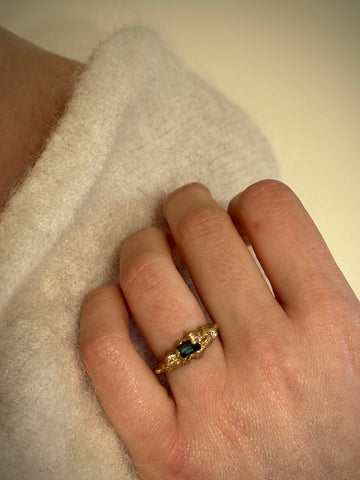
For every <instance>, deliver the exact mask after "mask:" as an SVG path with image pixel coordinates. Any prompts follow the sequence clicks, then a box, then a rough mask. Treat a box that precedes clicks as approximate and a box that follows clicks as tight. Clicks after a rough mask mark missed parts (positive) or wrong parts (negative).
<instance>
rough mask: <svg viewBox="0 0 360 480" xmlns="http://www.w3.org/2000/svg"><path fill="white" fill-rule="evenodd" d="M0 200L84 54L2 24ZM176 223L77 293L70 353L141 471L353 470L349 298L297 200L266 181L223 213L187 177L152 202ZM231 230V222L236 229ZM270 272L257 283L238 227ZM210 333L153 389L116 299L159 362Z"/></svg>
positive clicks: (42, 138) (315, 473) (246, 475)
mask: <svg viewBox="0 0 360 480" xmlns="http://www.w3.org/2000/svg"><path fill="white" fill-rule="evenodd" d="M0 66H1V72H2V75H1V76H0V87H1V88H0V104H1V111H2V113H3V115H2V116H1V118H0V131H1V135H0V205H1V207H3V206H4V205H5V204H6V202H7V201H8V198H9V196H10V193H11V191H12V189H14V188H15V187H16V186H17V185H18V184H19V182H21V179H22V178H23V176H24V175H25V174H26V172H27V170H28V169H29V168H31V167H32V166H33V165H34V164H35V162H36V160H37V158H38V156H39V153H41V151H42V149H43V148H44V146H45V144H46V139H47V138H48V136H49V134H50V133H51V131H52V129H53V127H54V125H55V124H56V122H57V120H58V119H59V118H60V117H61V115H62V113H63V111H64V109H65V108H66V104H67V101H68V98H69V96H70V94H71V90H72V86H73V83H74V80H75V79H76V75H77V73H78V72H80V71H81V69H82V65H81V64H79V63H78V62H73V61H72V60H68V59H64V58H63V57H59V56H57V55H53V54H51V53H49V52H45V51H44V50H41V49H39V48H38V47H35V46H34V45H31V44H29V43H28V42H25V41H24V40H22V39H20V38H18V37H16V36H15V35H13V34H11V33H10V32H7V31H6V30H4V29H1V28H0ZM163 210H164V216H165V218H166V219H167V221H168V224H169V227H170V229H171V232H172V236H171V235H168V234H166V233H164V232H163V231H161V230H159V229H156V228H145V229H143V230H141V231H139V232H137V233H135V234H134V235H133V236H131V237H130V238H129V239H128V240H127V241H126V242H125V244H124V245H123V248H122V251H121V255H120V273H119V285H107V286H104V287H102V288H100V289H98V290H96V291H94V292H93V293H92V294H90V295H89V297H87V298H86V299H85V301H84V304H83V308H82V312H81V317H80V325H79V342H80V352H81V358H82V361H83V363H84V366H85V368H86V369H87V371H88V374H89V376H90V378H91V379H92V381H93V384H94V388H95V390H96V392H97V395H98V398H99V400H100V402H101V404H102V406H103V408H104V411H105V413H106V415H107V416H108V418H109V419H110V421H111V422H112V424H113V426H114V428H115V429H116V431H117V432H118V434H119V436H120V437H121V439H122V440H123V441H124V443H125V444H126V446H127V448H128V450H129V452H130V454H131V456H132V458H133V461H134V463H135V465H136V467H137V469H138V471H139V473H140V474H141V475H142V477H143V478H144V479H146V480H152V479H156V480H158V479H159V478H160V479H162V480H167V479H169V480H170V479H171V480H177V479H181V480H182V479H183V480H192V479H197V480H202V479H209V478H211V479H214V480H217V479H219V480H220V479H227V480H228V479H230V480H231V479H236V480H245V479H246V480H253V479H258V480H260V479H261V480H264V479H276V480H282V479H286V480H288V479H290V478H291V479H295V480H296V479H301V480H307V479H309V480H310V479H311V480H320V479H324V480H325V479H326V480H328V479H332V480H337V479H339V480H345V479H346V480H352V479H354V480H355V479H358V478H359V477H360V460H359V459H360V429H359V427H358V425H360V355H359V352H360V348H359V347H360V321H359V313H360V306H359V301H358V300H357V298H356V297H355V295H354V293H353V292H352V291H351V288H350V287H349V285H348V284H347V282H346V280H345V279H344V277H343V275H342V273H341V272H340V270H339V269H338V267H337V266H336V264H335V262H334V260H333V258H332V257H331V254H330V252H329V251H328V249H327V247H326V245H325V243H324V241H323V239H322V238H321V236H320V234H319V232H318V230H317V229H316V227H315V225H314V224H313V222H312V220H311V219H310V217H309V215H308V214H307V213H306V211H305V210H304V208H303V206H302V205H301V203H300V201H299V199H298V198H297V197H296V196H295V194H294V193H293V192H292V191H291V190H290V189H289V188H288V187H286V186H285V185H283V184H282V183H280V182H275V181H263V182H260V183H257V184H255V185H252V186H250V187H249V188H248V189H247V190H245V191H244V192H243V193H242V194H240V195H239V196H238V197H236V198H234V199H233V200H232V201H231V202H230V204H229V208H228V212H225V211H224V210H223V209H221V208H220V207H219V206H218V205H217V204H216V202H215V201H214V200H213V199H212V197H211V195H210V192H209V191H208V190H207V188H206V187H205V186H203V185H200V184H191V185H187V186H184V187H183V188H181V189H179V190H177V191H175V192H174V193H173V194H171V195H170V196H169V198H168V199H167V201H166V202H165V204H164V209H163ZM240 233H241V235H240ZM242 236H243V238H246V239H247V241H248V240H249V241H250V242H251V243H252V245H253V248H254V250H255V252H256V254H257V257H258V259H259V261H260V263H261V265H262V267H263V269H264V271H265V272H266V274H267V277H268V278H269V281H270V283H271V286H272V289H273V291H274V295H275V296H273V295H272V293H271V292H270V290H269V289H268V287H267V285H266V283H265V281H264V279H263V277H262V276H261V274H260V272H259V270H258V268H257V266H256V264H255V262H254V260H253V258H252V257H251V256H250V255H249V253H248V250H247V248H246V246H245V242H244V240H243V238H242ZM181 258H182V261H184V262H185V263H186V266H187V268H188V270H189V271H190V273H191V276H192V278H193V280H194V282H195V284H196V287H197V289H198V292H199V294H200V296H201V299H202V301H203V304H204V305H205V307H206V309H207V311H208V312H209V313H210V315H211V317H212V319H213V320H214V321H215V322H216V323H218V325H219V331H220V337H219V338H218V339H216V340H215V341H214V343H213V344H212V345H211V346H210V347H209V348H208V350H206V352H205V355H204V357H203V358H202V359H200V360H198V361H193V362H191V363H190V364H189V365H187V366H186V367H183V368H181V369H179V370H175V371H172V372H169V373H168V374H167V380H168V384H169V390H167V389H166V388H165V387H163V386H162V385H161V384H160V383H159V381H158V378H157V377H156V376H155V375H154V373H153V372H152V370H151V369H150V367H149V366H148V365H147V364H146V363H145V361H144V360H143V359H142V357H141V356H140V355H139V353H138V352H137V350H136V349H135V347H134V345H133V344H132V342H131V340H130V336H129V329H128V322H129V316H128V310H130V311H131V314H132V315H133V316H134V318H135V319H136V321H137V323H138V325H139V326H140V328H141V330H142V332H143V334H144V337H145V338H146V340H147V342H148V343H149V345H150V347H151V348H152V350H153V351H154V354H155V355H156V357H157V358H158V359H159V360H162V358H163V355H164V352H166V351H167V350H168V349H170V348H173V347H174V346H175V345H176V344H177V343H178V341H179V340H180V339H181V338H182V337H183V336H185V335H186V333H187V332H188V331H190V330H193V329H196V328H197V327H199V326H201V325H203V324H205V323H206V320H205V318H204V314H203V312H202V310H201V308H200V307H199V305H198V303H197V301H196V300H195V298H194V297H193V296H192V293H191V292H190V290H189V289H188V287H187V286H186V285H185V283H184V281H183V279H182V277H181V276H180V274H179V273H178V270H177V268H176V264H177V263H178V262H179V261H180V259H181Z"/></svg>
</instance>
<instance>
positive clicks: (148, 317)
mask: <svg viewBox="0 0 360 480" xmlns="http://www.w3.org/2000/svg"><path fill="white" fill-rule="evenodd" d="M120 285H121V288H122V291H123V293H124V295H125V297H126V300H127V303H128V305H129V307H130V310H131V312H132V314H133V315H134V318H135V320H136V323H137V324H138V325H139V328H140V329H141V331H142V333H143V335H144V337H145V339H146V341H147V343H148V344H149V346H150V348H151V349H152V351H153V352H154V354H155V355H156V356H157V358H158V359H159V360H163V357H164V353H165V352H166V351H168V350H171V349H173V348H174V347H175V346H176V345H178V344H179V341H180V340H181V339H182V338H184V337H185V336H186V334H187V333H188V332H189V331H191V330H196V329H197V328H199V327H200V326H202V325H205V324H206V323H207V320H206V317H205V315H204V312H203V311H202V309H201V307H200V305H199V303H198V302H197V300H196V298H195V297H194V295H193V294H192V292H191V291H190V289H189V287H188V286H187V285H186V283H185V282H184V280H183V278H182V277H181V275H180V273H179V272H178V270H177V269H176V267H175V265H174V262H173V259H172V256H171V250H170V247H169V243H168V241H167V235H166V233H165V232H163V231H161V230H159V229H157V228H151V227H150V228H145V229H143V230H141V231H139V232H137V233H135V234H134V235H132V236H131V237H130V238H128V239H127V240H126V241H125V243H124V245H123V248H122V250H121V254H120ZM223 362H224V355H223V351H222V346H221V343H220V342H219V341H218V340H217V341H215V342H213V344H212V345H211V347H210V348H209V349H208V350H207V351H206V352H205V354H204V356H203V358H202V359H201V360H199V361H196V362H195V361H192V362H190V363H189V364H188V365H186V366H183V367H181V368H180V369H178V370H173V371H171V372H170V373H169V374H168V382H169V384H170V386H171V391H172V393H173V395H174V397H175V399H176V402H177V404H179V403H181V402H182V400H184V399H185V401H188V400H190V401H193V399H194V385H197V387H198V388H199V383H201V382H200V380H199V379H201V378H203V379H205V378H208V376H209V374H210V372H213V371H214V369H218V371H220V369H221V368H222V365H223ZM200 394H201V392H200Z"/></svg>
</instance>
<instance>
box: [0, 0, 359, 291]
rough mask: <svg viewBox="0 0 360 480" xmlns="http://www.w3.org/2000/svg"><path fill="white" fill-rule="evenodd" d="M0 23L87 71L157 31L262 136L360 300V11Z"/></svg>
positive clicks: (97, 5) (22, 11)
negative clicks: (97, 51)
mask: <svg viewBox="0 0 360 480" xmlns="http://www.w3.org/2000/svg"><path fill="white" fill-rule="evenodd" d="M0 23H1V24H2V25H3V26H4V27H5V28H8V29H10V30H12V31H13V32H15V33H16V34H18V35H20V36H22V37H24V38H26V39H28V40H30V41H33V42H35V43H37V44H38V45H40V46H43V47H44V48H47V49H49V50H52V51H54V52H57V53H60V54H62V55H65V56H69V57H72V58H75V59H78V60H83V61H84V60H86V58H87V56H88V55H89V53H90V52H91V50H92V49H93V48H94V47H95V46H96V45H97V43H98V42H99V40H101V39H103V38H105V37H106V36H107V35H108V34H110V33H111V32H113V31H114V30H115V29H116V28H118V27H120V26H123V25H129V24H130V25H132V24H143V25H148V26H152V27H153V28H154V29H155V30H156V31H158V32H159V33H160V34H161V35H162V36H163V38H164V39H165V40H166V41H167V43H168V45H169V46H170V47H171V48H172V49H173V50H174V51H175V52H177V53H178V54H179V55H180V56H182V57H183V58H184V60H185V62H186V63H187V64H188V65H189V66H190V67H191V68H192V69H193V70H195V71H197V72H198V73H199V74H200V75H201V76H203V77H204V78H206V79H207V80H208V81H209V82H210V83H212V84H213V85H215V86H217V87H218V88H219V89H220V90H222V91H223V92H224V93H225V94H226V95H227V96H229V97H230V98H232V99H233V100H234V101H236V102H237V103H238V104H240V105H241V106H243V107H244V108H245V109H246V110H247V111H248V112H249V113H250V115H251V116H252V117H253V118H254V119H255V121H256V122H257V123H258V124H259V125H260V127H261V128H262V130H263V131H264V132H265V134H266V135H267V136H268V138H269V139H270V142H271V143H272V146H273V149H274V151H275V154H276V156H277V158H278V160H279V164H280V169H281V173H282V178H283V180H284V181H285V182H286V183H288V184H289V185H290V186H291V187H292V188H293V189H294V190H295V191H296V192H297V194H298V195H299V196H300V197H301V198H302V200H303V202H304V204H305V206H306V207H307V208H308V210H309V211H310V213H311V215H312V216H313V218H314V220H315V221H316V223H317V224H318V226H319V228H320V230H321V232H322V234H323V236H324V237H325V239H326V241H327V243H328V245H329V247H330V249H331V251H332V252H333V254H334V256H335V258H336V260H337V262H338V264H339V265H340V267H341V268H342V270H343V272H344V274H345V276H346V277H347V278H348V280H349V282H350V284H351V285H352V287H353V289H354V290H355V292H356V293H357V295H358V296H360V253H359V246H360V222H359V210H360V189H359V183H360V135H359V126H360V92H359V86H360V55H359V49H360V1H359V0H354V1H351V0H341V1H338V0H312V1H308V0H287V1H285V0H272V1H270V0H244V1H241V0H238V1H235V0H217V1H211V0H208V1H205V0H192V1H191V0H179V1H171V0H168V1H166V0H153V1H149V0H148V1H146V0H132V1H131V0H129V1H122V0H118V1H114V0H61V1H55V0H54V1H49V0H32V1H31V0H11V1H9V0H0Z"/></svg>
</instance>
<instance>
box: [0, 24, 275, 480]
mask: <svg viewBox="0 0 360 480" xmlns="http://www.w3.org/2000/svg"><path fill="white" fill-rule="evenodd" d="M276 176H277V171H276V166H275V162H274V160H273V157H272V154H271V152H270V149H269V146H268V144H267V142H266V140H265V139H264V137H263V136H262V135H261V133H260V132H259V131H258V129H257V128H256V127H255V126H254V125H253V123H252V122H251V121H250V120H249V118H248V117H247V115H246V114H245V113H244V112H243V111H242V110H241V109H240V108H239V107H238V106H236V105H234V104H233V103H231V102H230V101H229V100H227V99H226V98H225V97H224V96H222V95H221V94H220V93H219V92H218V91H216V90H215V89H213V88H211V87H210V86H209V85H207V84H206V83H205V82H204V81H203V80H201V79H200V78H198V77H197V76H196V75H194V74H193V73H192V72H190V71H189V70H188V69H187V68H186V67H184V65H183V64H182V62H181V61H180V60H179V59H178V58H176V57H175V56H174V55H173V54H172V53H170V52H169V51H168V50H167V49H166V48H165V47H164V45H163V43H162V42H161V40H159V38H158V37H157V36H156V34H154V33H152V32H151V31H149V30H148V29H146V28H129V29H124V30H122V31H120V32H118V33H117V34H115V35H114V36H112V37H111V38H110V39H109V40H108V41H106V42H105V43H103V44H102V45H100V46H99V47H98V48H97V49H96V50H95V52H94V54H93V55H92V58H91V59H90V61H89V63H88V66H87V68H86V70H85V72H84V73H83V74H82V76H81V77H80V79H79V80H78V82H77V85H76V87H75V90H74V93H73V97H72V99H71V101H70V103H69V106H68V109H67V111H66V113H65V114H64V116H63V118H62V120H61V121H60V122H59V124H58V126H57V128H56V129H55V131H54V132H53V134H52V136H51V138H50V139H49V141H48V144H47V147H46V149H45V151H44V152H43V154H42V155H41V157H40V158H39V160H38V162H37V163H36V165H35V166H34V168H33V169H32V171H31V172H30V173H29V174H28V177H27V178H26V180H25V182H24V184H23V185H22V187H21V189H19V190H18V191H17V192H16V194H15V195H14V196H13V198H12V199H11V201H10V202H9V204H8V206H7V208H6V210H5V211H4V213H3V216H2V221H1V227H0V245H1V253H0V255H1V258H0V282H1V304H0V315H1V317H0V321H1V344H0V360H1V412H0V413H1V415H0V417H1V420H0V421H1V433H0V435H1V445H0V451H1V453H0V455H1V467H0V477H1V478H2V479H11V480H15V479H27V480H41V479H46V480H52V479H56V480H60V479H61V480H64V479H71V480H72V479H84V480H85V479H86V480H91V479H99V480H100V479H101V480H113V479H114V480H115V479H116V480H119V479H124V480H125V479H134V478H137V474H136V472H135V469H134V467H133V465H132V462H131V460H130V459H129V457H128V454H127V452H126V450H125V448H124V446H123V444H122V442H121V440H120V439H119V438H118V437H117V435H116V434H115V432H114V430H113V429H112V427H111V425H110V424H109V422H108V421H107V419H106V417H105V416H104V414H103V412H102V409H101V407H100V406H99V404H98V402H97V400H96V397H95V395H94V392H93V389H92V387H91V385H90V384H89V381H88V380H87V377H86V375H85V373H84V370H83V368H82V366H81V363H80V360H79V354H78V346H77V329H78V317H79V311H80V307H81V303H82V301H83V299H84V297H85V296H86V295H87V294H88V293H89V292H90V291H91V290H93V289H95V288H97V287H99V286H101V285H104V284H107V283H116V282H117V281H118V257H119V249H120V247H121V243H122V241H123V240H124V239H125V238H126V237H127V236H128V235H130V234H131V233H133V232H134V231H136V230H137V229H139V228H142V227H144V226H147V225H157V226H164V224H163V220H162V219H161V215H160V205H161V203H162V201H163V200H164V198H165V197H166V195H167V194H168V193H169V192H171V191H172V190H173V189H175V188H177V187H179V186H180V185H182V184H185V183H188V182H191V181H200V182H203V183H205V184H206V185H207V186H208V187H209V188H210V189H211V191H212V193H213V195H214V198H215V199H216V200H217V201H218V202H219V203H220V204H221V205H223V206H224V207H225V206H226V204H227V202H228V201H229V200H230V198H231V197H232V196H233V195H235V194H236V193H238V192H239V191H241V190H242V189H243V188H244V187H246V186H247V185H249V184H250V183H253V182H254V181H256V180H259V179H261V178H265V177H272V178H274V177H276ZM132 333H133V338H134V341H135V343H136V344H137V346H138V348H139V350H140V351H141V352H142V353H143V354H144V356H145V357H146V358H148V359H149V358H150V356H149V355H150V354H149V352H148V351H147V349H146V347H145V345H144V343H143V342H142V340H141V338H140V336H139V334H138V331H137V330H136V327H134V326H133V329H132Z"/></svg>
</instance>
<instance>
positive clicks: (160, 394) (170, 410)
mask: <svg viewBox="0 0 360 480" xmlns="http://www.w3.org/2000/svg"><path fill="white" fill-rule="evenodd" d="M79 343H80V353H81V360H82V362H83V364H84V366H85V369H86V371H87V372H88V374H89V377H90V379H91V380H92V383H93V384H94V387H95V390H96V394H97V397H98V399H99V401H100V403H101V405H102V406H103V408H104V411H105V413H106V415H107V417H108V418H109V420H110V422H111V423H112V425H113V426H114V427H115V429H116V431H117V432H118V433H119V435H120V437H121V438H122V440H123V441H124V443H125V444H126V446H127V448H128V449H129V451H130V454H131V455H132V456H133V455H134V459H139V458H140V457H141V455H142V453H144V449H145V450H146V449H147V448H148V444H151V443H152V442H153V441H155V440H156V441H159V438H161V436H162V434H163V433H164V432H165V431H166V430H167V429H169V427H170V426H171V424H172V421H174V420H175V414H174V412H175V407H174V402H173V400H172V399H171V398H170V397H169V396H168V393H167V391H166V389H165V388H164V387H162V386H161V385H160V383H159V382H158V381H157V379H156V378H155V377H154V374H153V373H152V371H151V369H150V368H149V367H148V366H147V365H146V363H145V361H144V360H143V359H142V357H141V356H140V354H139V353H138V352H137V350H136V348H135V347H134V345H133V343H132V341H131V339H130V337H129V329H128V315H127V311H126V307H125V304H124V300H123V298H122V295H121V292H120V288H119V286H118V285H107V286H106V287H102V288H100V289H98V290H95V291H94V292H93V293H92V294H91V295H89V296H88V297H87V298H86V300H85V302H84V304H83V307H82V311H81V316H80V322H79ZM167 431H168V430H167Z"/></svg>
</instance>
